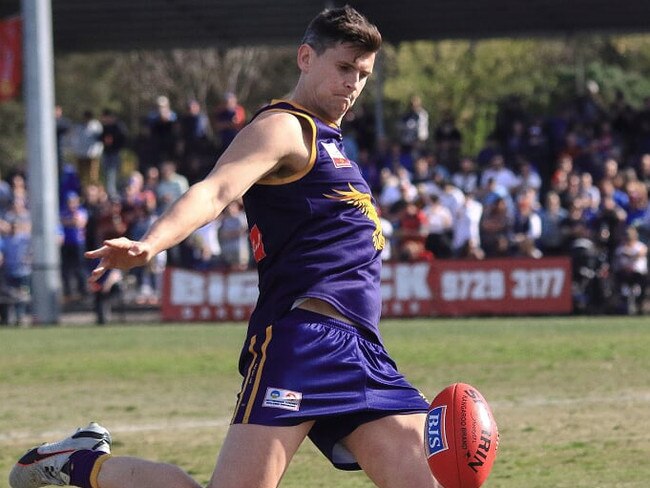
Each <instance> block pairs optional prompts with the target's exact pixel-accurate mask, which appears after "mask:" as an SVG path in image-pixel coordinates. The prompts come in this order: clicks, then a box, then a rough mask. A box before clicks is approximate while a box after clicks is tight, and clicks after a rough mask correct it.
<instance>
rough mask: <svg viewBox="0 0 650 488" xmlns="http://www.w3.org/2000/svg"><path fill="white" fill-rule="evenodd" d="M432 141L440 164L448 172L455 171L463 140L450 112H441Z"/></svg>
mask: <svg viewBox="0 0 650 488" xmlns="http://www.w3.org/2000/svg"><path fill="white" fill-rule="evenodd" d="M434 139H435V143H436V156H437V158H438V161H439V162H440V164H442V165H443V166H445V167H446V168H447V169H448V170H449V171H452V172H454V171H457V170H458V162H459V155H460V148H461V145H462V142H463V138H462V135H461V133H460V130H458V128H457V127H456V123H455V121H454V117H453V115H452V113H451V112H450V111H448V110H447V111H445V112H443V114H442V119H441V120H440V123H439V124H438V126H437V127H436V130H435V134H434Z"/></svg>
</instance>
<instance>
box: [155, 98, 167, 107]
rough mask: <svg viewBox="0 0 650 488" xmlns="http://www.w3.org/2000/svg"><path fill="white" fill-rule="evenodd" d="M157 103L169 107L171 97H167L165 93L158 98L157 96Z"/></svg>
mask: <svg viewBox="0 0 650 488" xmlns="http://www.w3.org/2000/svg"><path fill="white" fill-rule="evenodd" d="M156 103H157V104H158V106H159V107H169V98H167V97H166V96H165V95H160V96H159V97H158V98H156Z"/></svg>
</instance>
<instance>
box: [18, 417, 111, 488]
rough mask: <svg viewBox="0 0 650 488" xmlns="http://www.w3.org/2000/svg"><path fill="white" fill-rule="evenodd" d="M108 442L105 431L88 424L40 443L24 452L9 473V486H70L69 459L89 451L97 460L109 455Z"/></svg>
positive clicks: (108, 438)
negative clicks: (50, 441) (69, 434)
mask: <svg viewBox="0 0 650 488" xmlns="http://www.w3.org/2000/svg"><path fill="white" fill-rule="evenodd" d="M111 442H112V440H111V434H110V433H109V432H108V430H107V429H105V428H104V427H102V426H101V425H99V424H97V423H96V422H91V423H90V424H88V425H87V426H86V427H83V428H79V429H77V431H76V432H75V433H74V434H72V435H71V436H69V437H66V438H65V439H63V440H60V441H58V442H52V443H46V444H42V445H40V446H37V447H34V448H32V449H30V450H29V451H27V452H26V453H25V455H24V456H23V457H21V458H20V459H19V460H18V462H17V463H16V464H15V465H14V467H13V469H12V470H11V473H10V474H9V484H10V485H11V487H12V488H37V487H39V486H45V485H58V486H64V485H69V484H71V482H72V481H74V480H71V470H72V463H71V462H70V461H71V460H70V458H71V456H72V455H73V454H74V453H80V451H88V452H89V453H90V454H91V456H92V457H94V460H96V458H97V455H104V454H110V452H111ZM86 457H88V456H86ZM94 460H93V462H94Z"/></svg>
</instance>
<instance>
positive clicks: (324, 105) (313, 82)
mask: <svg viewBox="0 0 650 488" xmlns="http://www.w3.org/2000/svg"><path fill="white" fill-rule="evenodd" d="M302 47H304V48H306V49H307V50H309V52H308V56H309V59H308V60H307V61H308V62H307V63H306V64H305V67H306V69H303V74H304V75H305V81H306V84H307V88H308V90H309V93H310V102H311V103H312V104H313V105H314V108H315V109H317V110H318V112H320V113H322V114H323V115H324V116H326V117H327V118H328V119H330V120H332V121H334V122H340V120H341V119H342V118H343V115H345V113H346V112H347V111H348V110H349V109H350V107H352V105H354V102H355V101H356V99H357V97H358V96H359V95H360V94H361V91H362V90H363V87H364V86H366V82H367V81H368V77H369V76H370V74H371V73H372V69H373V66H374V63H375V53H364V52H361V51H360V50H359V48H358V47H355V46H353V45H351V44H343V43H340V44H337V45H336V47H333V48H330V49H327V50H326V51H325V52H324V53H322V54H321V55H317V54H316V52H315V51H313V49H311V48H310V47H308V46H302Z"/></svg>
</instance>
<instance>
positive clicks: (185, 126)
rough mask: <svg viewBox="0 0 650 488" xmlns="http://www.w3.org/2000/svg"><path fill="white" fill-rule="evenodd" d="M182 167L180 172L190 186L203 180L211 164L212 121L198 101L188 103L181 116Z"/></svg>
mask: <svg viewBox="0 0 650 488" xmlns="http://www.w3.org/2000/svg"><path fill="white" fill-rule="evenodd" d="M180 126H181V144H182V157H181V161H182V165H181V168H180V169H179V172H180V173H181V174H182V175H183V176H185V177H186V178H187V179H188V181H189V182H190V184H192V183H194V182H196V181H199V180H200V179H203V177H204V176H205V174H206V173H207V171H208V169H209V168H208V165H209V164H210V163H211V160H210V158H211V156H212V153H213V152H214V151H213V150H212V142H211V140H210V136H211V128H210V119H209V118H208V116H207V115H206V113H205V112H204V111H203V110H202V108H201V104H200V103H199V102H198V101H197V100H194V99H192V100H190V101H189V102H188V103H187V112H185V113H184V114H183V115H182V116H181V120H180Z"/></svg>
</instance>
